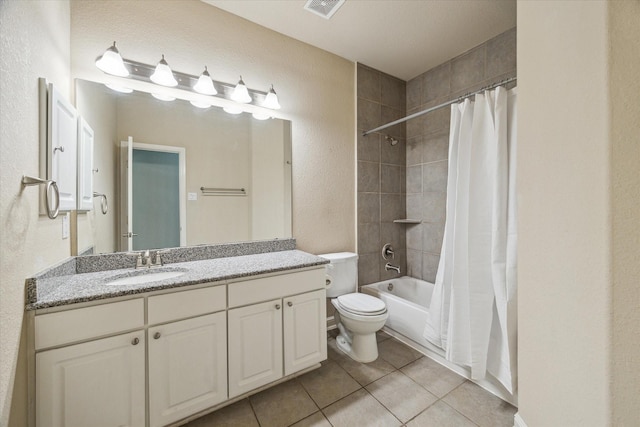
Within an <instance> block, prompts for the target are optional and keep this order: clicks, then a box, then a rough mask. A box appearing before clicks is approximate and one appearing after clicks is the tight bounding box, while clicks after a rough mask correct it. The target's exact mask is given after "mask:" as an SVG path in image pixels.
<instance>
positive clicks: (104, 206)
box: [93, 191, 109, 215]
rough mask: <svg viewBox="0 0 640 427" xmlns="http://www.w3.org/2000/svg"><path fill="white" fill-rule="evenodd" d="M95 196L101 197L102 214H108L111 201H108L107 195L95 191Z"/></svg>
mask: <svg viewBox="0 0 640 427" xmlns="http://www.w3.org/2000/svg"><path fill="white" fill-rule="evenodd" d="M93 197H100V210H101V211H102V215H106V214H107V212H108V211H109V203H108V202H107V195H106V194H102V193H96V192H95V191H94V192H93Z"/></svg>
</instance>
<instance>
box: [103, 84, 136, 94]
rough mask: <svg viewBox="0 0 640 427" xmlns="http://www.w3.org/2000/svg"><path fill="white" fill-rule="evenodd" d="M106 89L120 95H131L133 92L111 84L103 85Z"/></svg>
mask: <svg viewBox="0 0 640 427" xmlns="http://www.w3.org/2000/svg"><path fill="white" fill-rule="evenodd" d="M104 85H105V86H106V87H108V88H109V89H111V90H115V91H116V92H120V93H131V92H133V89H130V88H128V87H124V86H120V85H114V84H113V83H105V84H104Z"/></svg>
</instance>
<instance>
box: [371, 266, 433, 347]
mask: <svg viewBox="0 0 640 427" xmlns="http://www.w3.org/2000/svg"><path fill="white" fill-rule="evenodd" d="M362 292H364V293H367V294H369V295H373V296H375V297H378V298H380V299H381V300H382V301H384V303H385V304H386V305H387V311H388V312H389V318H388V319H387V322H386V323H385V327H387V328H390V329H392V330H393V331H395V332H399V333H401V334H402V335H404V336H406V337H407V338H409V339H411V340H413V341H415V342H416V343H418V344H420V345H423V346H425V347H429V348H434V347H433V345H432V344H431V343H429V342H428V341H427V340H426V339H424V338H423V337H422V332H423V331H424V327H425V325H426V324H427V317H428V315H429V305H430V304H431V293H432V292H433V283H429V282H425V281H424V280H420V279H415V278H413V277H409V276H402V277H398V278H396V279H391V280H385V281H382V282H377V283H372V284H370V285H365V286H363V287H362ZM434 349H435V348H434Z"/></svg>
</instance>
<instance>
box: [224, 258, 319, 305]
mask: <svg viewBox="0 0 640 427" xmlns="http://www.w3.org/2000/svg"><path fill="white" fill-rule="evenodd" d="M324 287H325V270H324V267H323V268H318V269H315V270H307V271H300V272H297V273H287V274H281V275H278V276H269V277H263V278H260V279H254V280H246V281H243V282H235V283H230V284H229V307H238V306H241V305H248V304H254V303H257V302H262V301H269V300H272V299H275V298H282V297H284V296H288V295H295V294H301V293H303V292H308V291H313V290H316V289H323V288H324Z"/></svg>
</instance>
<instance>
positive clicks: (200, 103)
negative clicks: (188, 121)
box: [189, 101, 211, 108]
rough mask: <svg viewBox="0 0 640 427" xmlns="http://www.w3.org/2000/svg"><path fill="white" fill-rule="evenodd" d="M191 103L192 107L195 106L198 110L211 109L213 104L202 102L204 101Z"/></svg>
mask: <svg viewBox="0 0 640 427" xmlns="http://www.w3.org/2000/svg"><path fill="white" fill-rule="evenodd" d="M189 102H190V103H191V105H193V106H194V107H198V108H209V107H211V104H208V103H206V102H202V101H189Z"/></svg>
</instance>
